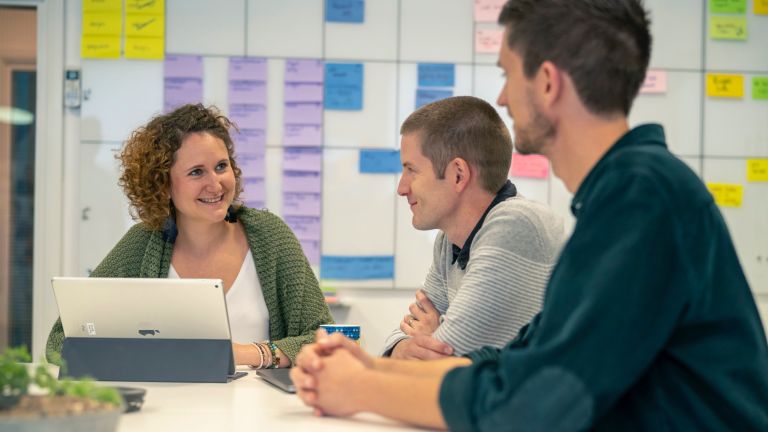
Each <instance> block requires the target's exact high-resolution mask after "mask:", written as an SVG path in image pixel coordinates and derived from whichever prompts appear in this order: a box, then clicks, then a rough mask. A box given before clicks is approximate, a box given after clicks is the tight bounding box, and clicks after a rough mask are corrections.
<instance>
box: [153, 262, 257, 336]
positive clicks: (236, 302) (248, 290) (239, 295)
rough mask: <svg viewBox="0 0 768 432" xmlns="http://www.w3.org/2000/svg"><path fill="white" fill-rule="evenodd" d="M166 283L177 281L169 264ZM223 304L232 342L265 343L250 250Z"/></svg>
mask: <svg viewBox="0 0 768 432" xmlns="http://www.w3.org/2000/svg"><path fill="white" fill-rule="evenodd" d="M168 279H180V277H179V274H178V273H177V272H176V269H175V268H173V264H171V268H170V269H168ZM226 301H227V315H229V329H230V331H231V332H232V342H236V343H241V344H249V343H251V342H259V341H265V340H269V311H268V310H267V304H266V303H265V302H264V294H263V293H262V292H261V283H259V276H258V275H257V274H256V263H255V262H254V261H253V255H252V254H251V251H250V250H248V254H246V255H245V259H244V260H243V265H242V266H241V267H240V272H239V273H238V274H237V277H236V278H235V281H234V282H233V283H232V286H231V287H230V288H229V291H227V295H226Z"/></svg>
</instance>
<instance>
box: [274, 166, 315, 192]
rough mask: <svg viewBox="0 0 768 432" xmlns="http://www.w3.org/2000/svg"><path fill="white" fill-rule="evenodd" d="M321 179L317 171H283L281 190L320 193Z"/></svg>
mask: <svg viewBox="0 0 768 432" xmlns="http://www.w3.org/2000/svg"><path fill="white" fill-rule="evenodd" d="M322 180H323V179H322V177H321V176H320V173H319V172H311V171H284V172H283V192H313V193H320V192H321V191H322V189H323V185H322Z"/></svg>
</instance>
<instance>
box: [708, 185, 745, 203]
mask: <svg viewBox="0 0 768 432" xmlns="http://www.w3.org/2000/svg"><path fill="white" fill-rule="evenodd" d="M707 189H709V192H710V193H711V194H712V196H713V197H714V198H715V203H717V205H719V206H723V207H741V198H742V197H743V195H744V187H743V186H742V185H740V184H728V183H707Z"/></svg>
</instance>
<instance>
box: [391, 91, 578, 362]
mask: <svg viewBox="0 0 768 432" xmlns="http://www.w3.org/2000/svg"><path fill="white" fill-rule="evenodd" d="M446 125H448V127H446ZM400 133H401V134H402V142H401V153H400V155H401V159H402V163H403V175H402V177H401V179H400V184H399V185H398V189H397V192H398V194H399V195H401V196H403V197H405V198H406V199H407V200H408V204H409V205H410V208H411V212H412V213H413V221H412V222H413V226H414V228H416V229H419V230H430V229H438V230H440V232H439V233H438V235H437V239H436V240H435V246H434V254H433V261H432V265H431V268H430V269H429V273H428V274H427V277H426V281H425V282H424V290H419V292H418V293H417V294H416V302H415V303H413V304H412V305H411V306H410V308H409V313H408V314H407V315H406V316H405V317H404V318H403V321H402V322H401V323H400V328H399V329H397V330H395V331H394V332H393V333H392V334H391V335H390V336H389V337H388V339H387V341H386V344H385V350H384V355H390V356H392V357H395V358H405V359H436V358H441V357H445V356H449V355H454V354H455V355H464V354H466V353H468V352H470V351H473V350H476V349H478V348H481V347H483V346H493V347H497V348H500V347H502V346H504V344H506V343H507V342H508V341H509V340H510V339H513V338H514V337H515V336H516V335H517V332H518V330H520V328H521V327H522V326H523V325H525V324H526V323H527V322H528V321H530V319H531V318H532V317H533V316H534V315H536V313H538V311H539V310H540V308H541V303H542V297H543V295H544V287H545V285H546V283H547V279H548V277H549V273H550V270H551V269H552V265H553V263H554V262H555V259H556V255H557V252H558V250H559V248H560V245H561V243H562V241H563V223H562V220H561V219H560V218H559V217H558V216H556V215H554V214H553V213H552V212H551V211H550V210H549V209H548V208H547V207H546V206H545V205H543V204H540V203H537V202H534V201H530V200H528V199H525V198H523V197H521V196H520V195H519V194H518V193H517V190H516V188H515V185H514V184H512V183H511V182H510V181H509V180H507V173H508V171H509V165H510V160H511V157H512V141H511V138H510V135H509V131H508V130H507V127H506V126H505V125H504V122H503V121H502V120H501V118H500V117H499V115H498V113H497V112H496V110H495V109H494V108H493V107H492V106H491V105H490V104H488V103H487V102H485V101H483V100H482V99H478V98H475V97H470V96H458V97H452V98H447V99H443V100H440V101H437V102H433V103H431V104H428V105H425V106H423V107H421V108H419V109H418V110H417V111H415V112H414V113H413V114H411V115H410V116H409V117H408V119H406V120H405V122H404V123H403V125H402V127H401V130H400Z"/></svg>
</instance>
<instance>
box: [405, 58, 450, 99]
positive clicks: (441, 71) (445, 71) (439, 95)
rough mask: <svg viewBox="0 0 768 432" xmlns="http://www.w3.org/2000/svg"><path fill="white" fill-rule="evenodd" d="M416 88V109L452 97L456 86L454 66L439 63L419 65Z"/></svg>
mask: <svg viewBox="0 0 768 432" xmlns="http://www.w3.org/2000/svg"><path fill="white" fill-rule="evenodd" d="M418 75H419V76H418V83H419V85H418V87H417V88H416V107H415V109H419V108H421V107H422V106H424V105H426V104H428V103H432V102H435V101H438V100H440V99H445V98H449V97H451V96H453V87H454V85H455V84H456V65H454V64H441V63H420V64H419V66H418Z"/></svg>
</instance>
